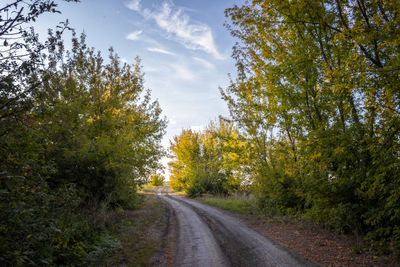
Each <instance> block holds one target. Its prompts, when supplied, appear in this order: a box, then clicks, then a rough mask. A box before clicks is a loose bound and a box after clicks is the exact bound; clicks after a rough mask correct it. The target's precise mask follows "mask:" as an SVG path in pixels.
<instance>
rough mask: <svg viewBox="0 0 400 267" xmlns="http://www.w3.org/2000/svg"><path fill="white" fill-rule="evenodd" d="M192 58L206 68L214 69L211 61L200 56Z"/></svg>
mask: <svg viewBox="0 0 400 267" xmlns="http://www.w3.org/2000/svg"><path fill="white" fill-rule="evenodd" d="M193 59H194V60H196V61H197V62H200V64H202V65H203V66H204V67H205V68H207V69H214V68H215V66H214V65H213V64H212V63H211V62H208V61H207V60H205V59H202V58H199V57H193Z"/></svg>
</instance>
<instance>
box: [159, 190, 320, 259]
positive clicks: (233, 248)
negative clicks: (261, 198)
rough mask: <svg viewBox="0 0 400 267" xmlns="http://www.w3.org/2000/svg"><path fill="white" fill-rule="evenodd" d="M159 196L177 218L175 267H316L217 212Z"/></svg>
mask: <svg viewBox="0 0 400 267" xmlns="http://www.w3.org/2000/svg"><path fill="white" fill-rule="evenodd" d="M162 193H164V195H163V194H162ZM165 194H167V195H165ZM158 195H159V197H160V198H161V199H162V200H164V201H165V202H166V203H168V204H169V205H170V206H171V208H172V209H174V213H175V215H176V220H177V227H178V229H177V233H178V234H177V236H178V240H177V249H176V254H175V255H176V258H175V266H318V265H316V264H313V263H311V262H308V261H306V260H304V259H303V258H302V257H301V256H299V255H297V254H295V253H293V252H291V251H289V250H287V249H286V248H284V247H282V246H281V245H279V244H277V243H276V242H274V241H273V240H271V239H269V238H267V237H266V236H264V235H263V234H261V233H259V232H257V231H256V230H254V229H252V228H250V227H248V226H247V225H246V224H244V223H243V222H241V221H239V220H237V219H236V218H234V217H232V216H230V215H228V214H226V213H224V212H222V211H221V210H219V209H217V208H214V207H211V206H208V205H205V204H201V203H199V202H196V201H193V200H189V199H187V198H182V197H177V196H172V195H168V190H167V189H166V188H160V189H159V191H158Z"/></svg>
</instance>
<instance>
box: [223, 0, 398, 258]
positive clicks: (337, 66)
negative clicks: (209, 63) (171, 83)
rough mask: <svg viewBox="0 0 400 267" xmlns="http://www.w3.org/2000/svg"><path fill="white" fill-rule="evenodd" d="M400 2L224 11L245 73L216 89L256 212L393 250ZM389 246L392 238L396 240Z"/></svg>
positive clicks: (255, 5)
mask: <svg viewBox="0 0 400 267" xmlns="http://www.w3.org/2000/svg"><path fill="white" fill-rule="evenodd" d="M398 12H399V5H398V3H397V2H396V1H391V0H385V1H323V2H321V1H308V0H299V1H280V0H276V1H275V0H272V1H259V0H254V1H251V3H249V4H245V5H243V6H240V7H239V6H235V7H233V8H230V9H227V10H226V15H227V17H228V18H230V19H231V22H232V23H231V25H228V26H227V27H228V29H229V30H230V31H231V33H232V35H233V36H235V37H237V38H239V39H240V40H241V41H242V42H241V43H239V44H237V45H236V46H235V47H234V58H235V59H236V61H237V67H238V76H237V79H236V80H232V81H231V85H230V86H229V87H228V88H227V89H226V90H221V93H222V96H223V98H224V99H225V100H226V102H227V103H228V107H229V109H230V113H231V117H232V118H233V120H234V122H235V123H236V125H237V126H238V127H239V129H240V131H241V132H242V133H243V136H245V137H246V146H247V147H248V151H249V155H250V157H249V159H250V160H249V161H248V162H249V163H248V165H247V167H248V170H249V176H250V177H251V180H252V183H253V185H254V187H255V193H256V195H257V197H258V199H259V204H260V206H261V207H264V208H265V209H267V210H269V211H271V212H273V213H283V214H286V213H299V214H304V215H305V216H308V217H311V218H312V219H314V220H315V221H318V222H321V223H323V224H325V225H327V226H329V227H333V228H336V229H339V230H342V231H345V232H348V231H352V232H355V233H367V236H368V237H369V238H370V239H371V240H374V242H376V243H377V244H381V245H382V246H381V247H385V246H386V248H389V247H391V249H392V251H393V252H396V250H397V252H396V253H398V247H399V246H400V245H399V244H400V239H399V235H398V227H397V226H398V225H399V224H400V217H399V214H400V197H399V193H398V192H400V190H399V188H400V170H399V166H400V159H399V154H398V151H399V145H400V127H399V125H400V116H399V114H400V112H399V111H400V102H399V99H400V95H399V90H398V84H399V82H400V80H399V77H400V75H399V69H400V61H399V58H400V50H399V49H398V44H399V42H400V39H399V36H400V35H399V32H400V19H399V16H398V15H397V14H398ZM389 244H391V245H390V246H389Z"/></svg>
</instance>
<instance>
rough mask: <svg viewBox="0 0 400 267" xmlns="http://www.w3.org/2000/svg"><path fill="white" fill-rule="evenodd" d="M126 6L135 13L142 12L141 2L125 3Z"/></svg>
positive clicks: (133, 0) (134, 0) (137, 0)
mask: <svg viewBox="0 0 400 267" xmlns="http://www.w3.org/2000/svg"><path fill="white" fill-rule="evenodd" d="M125 6H126V7H127V8H129V9H132V10H134V11H139V10H140V0H130V1H128V2H126V3H125Z"/></svg>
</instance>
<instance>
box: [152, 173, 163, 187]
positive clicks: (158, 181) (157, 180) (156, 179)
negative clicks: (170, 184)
mask: <svg viewBox="0 0 400 267" xmlns="http://www.w3.org/2000/svg"><path fill="white" fill-rule="evenodd" d="M164 181H165V178H164V176H163V175H161V174H157V173H156V174H153V175H151V176H150V182H149V184H150V185H152V186H163V185H164Z"/></svg>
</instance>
